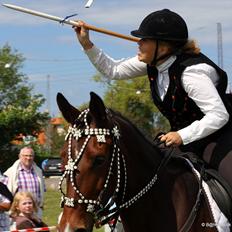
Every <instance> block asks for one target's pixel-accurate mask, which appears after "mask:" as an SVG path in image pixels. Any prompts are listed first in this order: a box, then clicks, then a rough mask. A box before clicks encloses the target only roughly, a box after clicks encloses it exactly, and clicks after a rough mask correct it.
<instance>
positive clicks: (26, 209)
mask: <svg viewBox="0 0 232 232" xmlns="http://www.w3.org/2000/svg"><path fill="white" fill-rule="evenodd" d="M37 210H38V207H37V205H36V203H35V200H34V197H33V195H32V194H31V193H30V192H17V193H16V194H15V196H14V200H13V203H12V206H11V217H12V220H13V222H15V226H16V228H15V229H19V230H20V229H29V228H41V227H47V225H46V224H45V223H44V222H43V221H42V220H41V219H39V218H38V217H37V216H36V213H37Z"/></svg>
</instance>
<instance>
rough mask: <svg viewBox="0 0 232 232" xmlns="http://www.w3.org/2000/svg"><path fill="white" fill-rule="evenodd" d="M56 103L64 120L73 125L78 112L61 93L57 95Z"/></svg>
mask: <svg viewBox="0 0 232 232" xmlns="http://www.w3.org/2000/svg"><path fill="white" fill-rule="evenodd" d="M56 101H57V104H58V107H59V109H60V111H61V113H62V115H63V117H64V118H65V120H66V121H67V122H69V123H71V124H73V123H74V121H75V120H76V119H77V117H78V116H79V114H80V111H79V110H78V109H76V108H75V107H74V106H72V105H71V104H70V103H69V102H68V101H67V99H66V98H65V97H64V96H63V94H61V93H58V94H57V96H56Z"/></svg>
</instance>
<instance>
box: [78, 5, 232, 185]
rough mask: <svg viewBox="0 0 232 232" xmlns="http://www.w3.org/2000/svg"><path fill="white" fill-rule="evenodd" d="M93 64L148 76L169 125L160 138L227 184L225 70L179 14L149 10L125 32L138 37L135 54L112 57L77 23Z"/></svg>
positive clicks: (231, 173) (231, 162) (229, 145)
mask: <svg viewBox="0 0 232 232" xmlns="http://www.w3.org/2000/svg"><path fill="white" fill-rule="evenodd" d="M74 29H75V31H76V34H77V37H78V40H79V42H80V44H81V45H82V47H83V48H84V50H85V52H86V54H87V55H88V57H89V59H90V61H91V62H92V63H93V65H94V66H95V67H96V68H97V69H98V70H99V71H100V72H101V73H102V74H103V75H104V76H106V77H108V78H110V79H129V78H134V77H138V76H143V75H146V74H147V75H148V78H149V81H150V88H151V95H152V99H153V102H154V104H155V105H156V106H157V107H158V109H159V110H160V112H161V113H162V114H163V115H164V116H165V117H166V118H167V119H168V120H169V122H170V125H171V130H170V132H168V133H167V134H165V135H162V136H161V137H160V140H161V141H163V142H165V144H166V145H167V146H171V145H172V146H178V147H179V148H180V149H181V150H182V151H190V152H194V153H196V154H198V155H199V156H200V157H201V158H203V159H204V160H205V161H206V162H207V163H208V164H209V165H210V166H211V167H213V168H214V169H217V170H218V171H219V173H220V174H221V175H222V176H223V177H224V178H225V179H226V180H227V181H228V182H229V183H230V185H231V186H232V169H231V166H232V139H231V138H232V123H231V121H232V120H231V116H230V115H232V109H231V103H230V102H229V101H228V99H227V95H226V93H225V92H226V88H227V75H226V73H225V72H224V71H223V70H222V69H220V68H219V67H218V66H217V65H216V64H215V63H214V62H213V61H211V60H210V59H209V58H208V57H206V56H205V55H203V54H202V53H200V49H199V47H198V46H197V45H196V43H195V42H194V41H193V40H190V39H189V38H188V29H187V25H186V23H185V21H184V20H183V18H182V17H181V16H180V15H178V14H177V13H175V12H172V11H170V10H168V9H163V10H160V11H155V12H153V13H151V14H149V15H148V16H147V17H145V19H144V20H143V21H142V23H141V25H140V27H139V29H138V30H134V31H132V32H131V34H132V35H133V36H136V37H138V38H140V40H139V42H138V47H139V51H138V54H137V56H135V57H133V58H130V59H125V60H120V61H117V60H114V59H112V58H111V57H109V56H108V55H106V54H105V53H104V52H103V51H102V50H100V49H98V48H97V47H96V46H95V45H94V44H93V43H92V42H91V40H90V38H89V32H88V30H87V29H86V28H85V27H84V23H83V22H81V21H80V22H79V27H75V28H74Z"/></svg>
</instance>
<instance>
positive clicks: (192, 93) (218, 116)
mask: <svg viewBox="0 0 232 232" xmlns="http://www.w3.org/2000/svg"><path fill="white" fill-rule="evenodd" d="M85 52H86V54H87V55H88V57H89V59H90V61H91V62H92V64H93V65H94V66H95V67H96V68H97V70H98V71H99V72H101V73H102V74H103V75H104V76H105V77H107V78H109V79H114V80H116V79H117V80H119V79H131V78H134V77H138V76H144V75H147V65H146V64H145V63H143V62H140V61H139V60H138V57H137V56H135V57H133V58H129V59H121V60H114V59H113V58H111V57H110V56H108V55H106V54H105V53H104V52H103V51H102V50H100V49H98V48H97V47H96V46H93V47H92V48H91V49H88V50H86V51H85ZM175 59H176V57H175V56H172V57H170V58H169V59H168V60H166V61H165V62H164V63H162V64H161V65H159V66H158V67H157V69H158V78H157V86H158V90H159V95H160V98H161V99H162V100H163V98H164V96H165V94H166V93H167V89H168V86H169V75H168V68H169V67H170V66H171V65H172V63H173V62H174V61H175ZM218 79H219V76H218V74H217V72H216V70H215V69H214V68H213V67H212V66H210V65H208V64H205V63H201V64H197V65H192V66H189V67H187V68H186V69H185V70H184V72H183V73H182V76H181V83H182V86H183V88H184V90H185V91H186V92H187V94H188V96H189V97H190V98H191V99H192V100H193V101H194V102H195V103H196V104H197V106H198V107H199V108H200V109H201V111H202V112H203V113H204V114H205V115H204V117H203V118H202V119H201V120H196V121H194V122H193V123H192V124H190V125H189V126H187V127H185V128H183V129H181V130H179V131H177V132H178V133H179V135H180V136H181V138H182V141H183V144H188V143H191V142H193V141H196V140H199V139H202V138H204V137H206V136H208V135H210V134H212V133H213V132H215V131H217V130H219V129H220V128H221V127H223V126H224V125H225V124H226V123H227V122H228V120H229V114H228V112H227V110H226V108H225V105H224V103H223V102H222V99H221V97H220V96H219V94H218V92H217V89H216V88H215V86H217V82H218Z"/></svg>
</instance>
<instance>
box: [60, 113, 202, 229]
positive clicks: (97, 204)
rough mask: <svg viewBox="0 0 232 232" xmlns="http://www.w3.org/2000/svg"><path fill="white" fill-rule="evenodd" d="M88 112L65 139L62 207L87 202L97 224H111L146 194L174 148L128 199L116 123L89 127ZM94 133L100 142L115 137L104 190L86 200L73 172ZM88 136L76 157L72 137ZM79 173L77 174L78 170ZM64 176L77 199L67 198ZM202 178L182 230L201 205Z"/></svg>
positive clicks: (125, 168)
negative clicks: (113, 180) (107, 195)
mask: <svg viewBox="0 0 232 232" xmlns="http://www.w3.org/2000/svg"><path fill="white" fill-rule="evenodd" d="M88 113H89V109H86V110H84V111H82V112H81V113H80V115H79V116H78V118H77V120H76V121H77V122H84V125H85V128H82V129H80V128H78V125H77V123H74V124H73V126H70V127H69V129H68V133H67V135H66V137H65V140H66V141H68V161H67V164H66V165H65V170H64V173H63V175H62V177H61V179H60V182H59V190H60V192H61V193H62V197H61V206H62V207H63V206H64V205H65V206H68V207H72V208H74V207H75V205H76V204H85V205H86V212H88V213H91V214H92V215H93V219H94V221H95V224H98V225H100V226H101V225H103V224H106V223H108V222H109V221H110V220H111V219H112V218H116V219H117V218H118V215H119V211H120V210H121V209H123V208H129V207H130V206H131V205H133V204H134V203H135V202H137V201H138V200H139V199H140V198H141V197H143V196H144V195H145V194H146V193H147V192H148V191H149V190H150V189H151V188H152V187H153V185H154V184H155V183H156V182H157V180H158V174H159V172H160V170H162V169H163V168H164V167H165V166H166V164H167V163H168V161H169V159H170V158H171V156H172V154H171V152H172V150H171V152H170V154H169V155H168V156H166V157H165V158H163V159H162V161H161V163H160V164H159V166H158V168H157V170H156V173H155V175H154V176H153V177H152V178H151V180H150V181H149V182H148V184H147V185H146V186H145V187H143V188H142V189H141V190H140V191H139V192H138V193H137V194H135V195H134V196H133V197H131V198H130V199H129V200H126V201H125V194H126V189H127V167H126V162H125V158H124V155H123V154H122V153H121V150H120V147H119V138H120V131H119V128H118V126H117V125H116V124H114V125H113V127H112V129H109V128H90V126H89V125H88V122H87V115H88ZM106 114H107V115H108V116H110V117H111V118H112V117H113V116H112V114H111V112H110V111H109V110H108V109H106ZM92 136H96V138H97V142H99V143H105V142H106V136H112V138H113V140H112V141H113V152H112V155H111V160H110V165H109V170H108V174H107V176H106V180H105V184H104V186H103V189H102V190H101V192H100V193H99V195H98V197H97V198H96V199H87V198H86V197H85V196H84V194H83V193H81V192H80V190H79V189H78V187H77V185H76V182H75V179H74V172H75V171H76V170H78V164H79V162H80V160H81V158H82V156H83V154H84V150H85V148H86V146H87V144H88V142H89V140H90V138H91V137H92ZM82 137H86V138H85V140H84V143H83V145H82V147H81V149H80V150H79V151H77V150H76V151H75V158H73V157H72V140H73V139H75V140H76V141H78V140H79V139H80V138H82ZM121 161H122V166H123V171H124V173H122V172H121ZM114 165H116V168H117V169H116V170H117V173H116V176H117V178H116V183H115V189H114V193H113V195H112V196H111V197H110V199H109V201H108V202H107V203H106V204H105V203H103V201H102V195H103V193H104V192H105V191H106V189H107V188H108V186H109V181H110V177H111V175H112V172H113V166H114ZM122 174H123V175H124V181H123V182H124V184H123V188H122V191H123V192H122V194H121V195H122V197H121V200H120V202H121V203H118V201H117V207H116V208H114V209H113V210H112V209H110V208H111V206H112V204H114V202H113V203H112V199H114V198H117V196H118V195H119V191H120V189H121V177H122ZM76 175H78V173H76ZM65 177H69V178H70V181H71V185H72V188H73V190H74V191H75V192H76V193H77V195H78V196H79V198H78V199H74V198H73V197H68V196H66V195H65V193H64V192H63V190H62V183H63V181H64V179H65ZM201 185H202V180H201V181H200V182H199V191H198V194H197V199H196V202H195V205H194V206H193V208H192V210H191V213H190V215H189V217H188V219H187V220H186V222H185V223H184V225H183V226H182V228H181V229H180V232H185V231H189V229H190V228H191V226H192V224H193V222H194V220H195V217H196V213H197V211H198V209H199V206H200V200H201V195H202V186H201Z"/></svg>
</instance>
